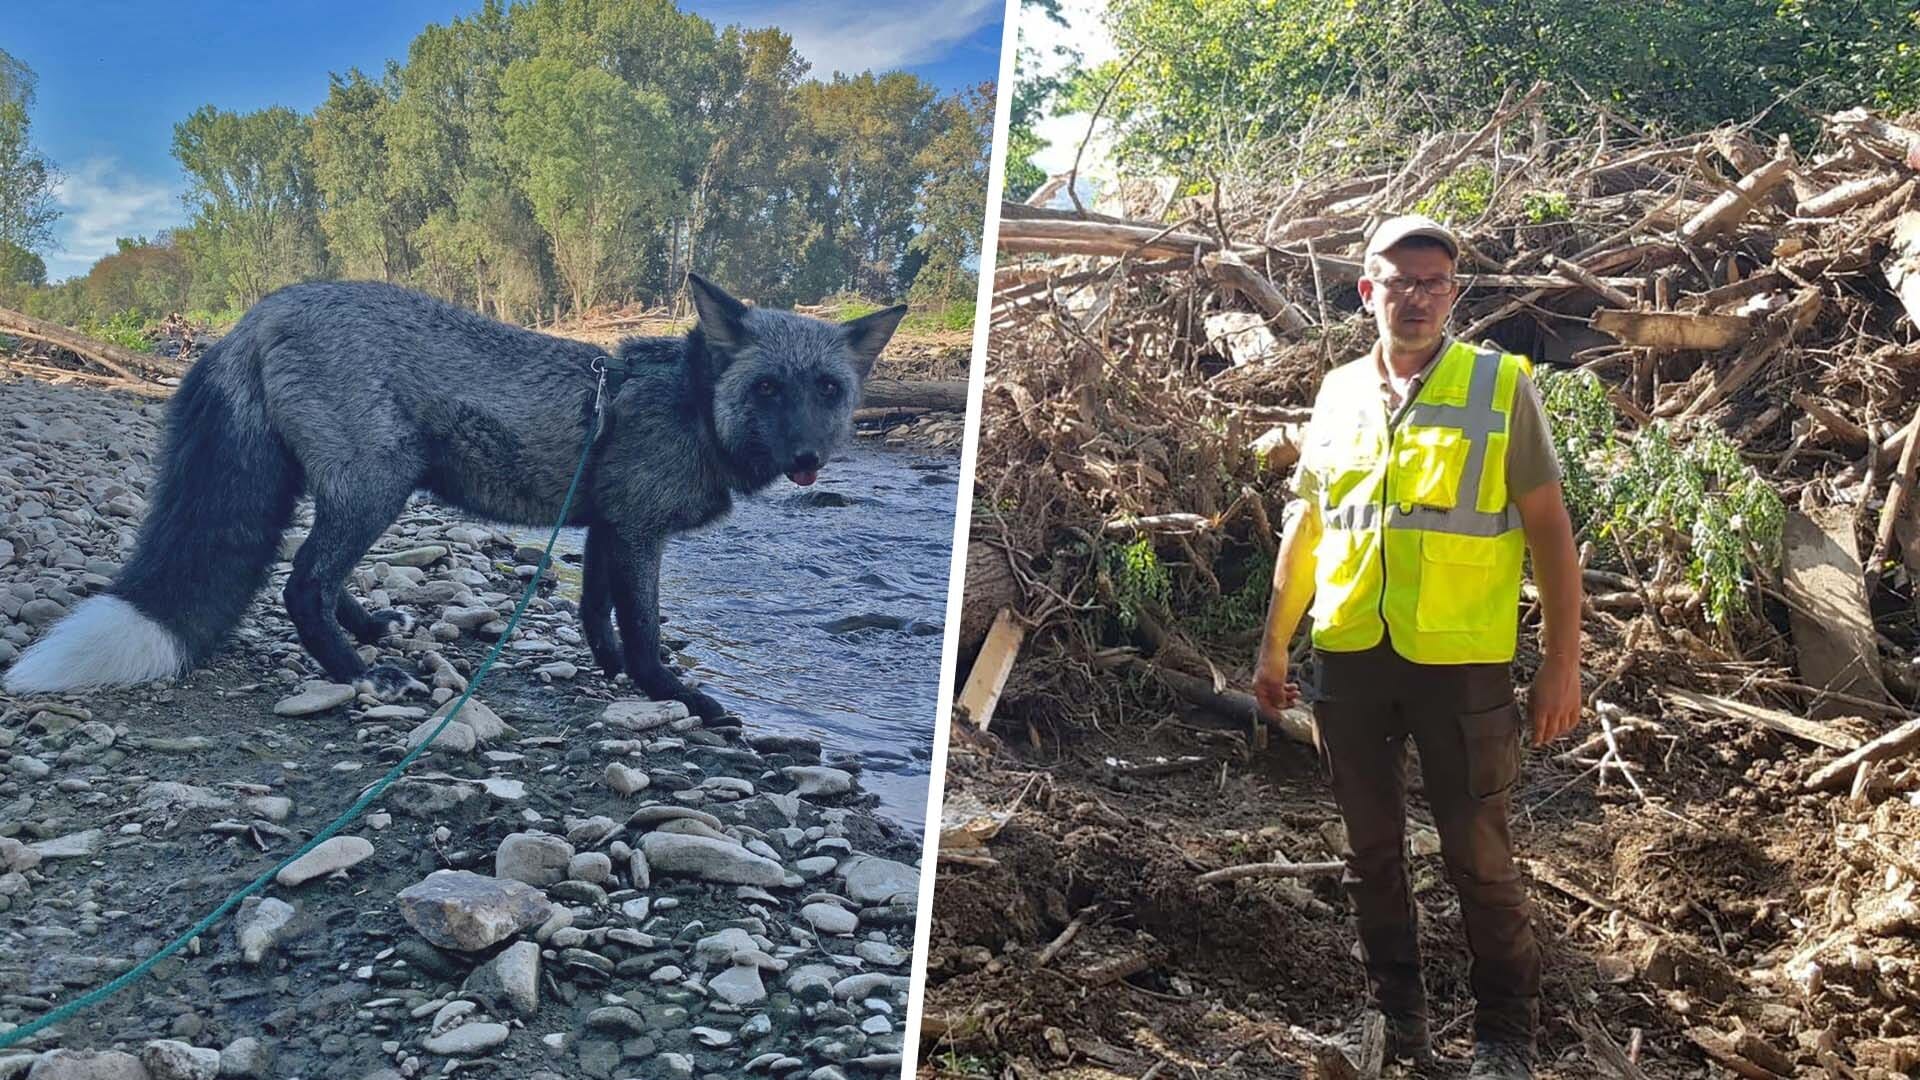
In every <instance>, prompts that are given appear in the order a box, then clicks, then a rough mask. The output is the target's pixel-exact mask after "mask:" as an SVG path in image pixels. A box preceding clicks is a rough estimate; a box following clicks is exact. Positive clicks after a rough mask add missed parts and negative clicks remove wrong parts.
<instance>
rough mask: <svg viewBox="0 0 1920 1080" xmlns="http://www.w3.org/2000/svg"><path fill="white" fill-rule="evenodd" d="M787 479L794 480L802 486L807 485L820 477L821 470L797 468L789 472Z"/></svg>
mask: <svg viewBox="0 0 1920 1080" xmlns="http://www.w3.org/2000/svg"><path fill="white" fill-rule="evenodd" d="M787 479H789V480H791V481H793V482H794V483H796V484H799V485H800V486H801V487H806V486H807V485H808V484H811V483H813V482H814V481H815V480H818V479H820V470H819V469H795V470H793V471H792V472H790V473H788V474H787Z"/></svg>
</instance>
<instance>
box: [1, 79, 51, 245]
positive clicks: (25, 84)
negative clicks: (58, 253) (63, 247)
mask: <svg viewBox="0 0 1920 1080" xmlns="http://www.w3.org/2000/svg"><path fill="white" fill-rule="evenodd" d="M33 88H34V75H33V69H31V68H29V67H27V65H25V64H23V63H21V62H20V61H19V60H17V59H15V58H14V57H13V56H11V55H10V54H8V53H7V51H6V50H5V49H0V267H14V266H15V264H16V263H18V264H19V265H20V267H22V268H23V267H24V266H25V265H26V263H25V260H24V259H23V258H21V256H18V255H8V254H6V252H8V251H12V250H15V249H17V250H19V251H21V252H24V253H25V254H28V255H31V254H32V253H33V252H35V251H38V250H40V249H42V248H44V247H45V246H46V244H47V242H48V241H49V239H50V234H49V229H51V227H52V226H53V222H54V219H55V218H57V217H59V211H57V210H55V209H54V207H53V189H54V186H55V185H56V184H57V183H58V182H59V180H60V174H59V172H58V171H56V170H55V169H54V167H53V165H52V164H51V163H49V162H48V161H47V159H46V158H45V157H43V156H42V155H41V154H40V153H39V151H37V150H35V149H34V148H33V146H32V144H31V143H29V142H28V141H27V136H28V131H29V128H30V125H31V120H32V118H31V116H30V115H29V113H30V111H31V110H32V108H33ZM45 270H46V267H45V266H44V265H43V266H42V267H41V272H42V274H43V275H44V273H45ZM20 272H22V273H23V272H24V270H21V271H20Z"/></svg>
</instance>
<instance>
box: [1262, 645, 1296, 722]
mask: <svg viewBox="0 0 1920 1080" xmlns="http://www.w3.org/2000/svg"><path fill="white" fill-rule="evenodd" d="M1253 700H1255V701H1257V702H1259V703H1260V709H1261V711H1262V712H1264V713H1266V714H1267V715H1268V716H1275V715H1278V714H1279V712H1280V710H1282V709H1285V708H1288V707H1290V706H1292V705H1295V704H1297V703H1298V702H1299V701H1300V684H1299V683H1297V682H1288V681H1287V654H1286V653H1284V652H1283V653H1281V654H1280V655H1279V657H1278V658H1277V659H1276V658H1273V657H1266V656H1263V657H1261V658H1260V662H1259V663H1258V664H1256V665H1254V669H1253Z"/></svg>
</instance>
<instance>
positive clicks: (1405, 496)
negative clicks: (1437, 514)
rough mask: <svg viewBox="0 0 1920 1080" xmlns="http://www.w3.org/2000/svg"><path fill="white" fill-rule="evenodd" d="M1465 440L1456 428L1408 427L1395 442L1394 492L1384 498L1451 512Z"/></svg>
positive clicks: (1464, 461) (1457, 492)
mask: <svg viewBox="0 0 1920 1080" xmlns="http://www.w3.org/2000/svg"><path fill="white" fill-rule="evenodd" d="M1466 464H1467V439H1466V436H1465V435H1464V434H1463V433H1462V432H1461V431H1460V430H1459V429H1458V428H1444V427H1408V428H1405V429H1403V431H1402V434H1401V435H1400V436H1399V437H1397V438H1396V439H1394V446H1393V490H1392V491H1390V492H1388V493H1387V498H1388V499H1389V500H1390V501H1392V502H1396V503H1399V504H1401V505H1402V506H1405V505H1408V504H1414V505H1418V506H1432V507H1437V508H1438V509H1441V510H1451V509H1453V506H1454V504H1455V503H1456V502H1458V501H1459V498H1460V476H1461V474H1462V473H1463V472H1465V471H1466Z"/></svg>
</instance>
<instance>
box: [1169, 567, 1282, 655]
mask: <svg viewBox="0 0 1920 1080" xmlns="http://www.w3.org/2000/svg"><path fill="white" fill-rule="evenodd" d="M1272 594H1273V559H1272V558H1270V557H1265V556H1262V557H1259V558H1256V559H1254V560H1253V565H1252V566H1250V567H1248V568H1247V580H1245V581H1243V582H1241V583H1240V587H1239V588H1237V589H1235V590H1233V591H1232V592H1226V593H1222V594H1221V595H1219V596H1217V597H1214V598H1213V599H1211V600H1210V601H1208V602H1207V604H1206V606H1204V607H1202V608H1201V609H1200V612H1199V614H1197V615H1195V616H1193V617H1192V618H1190V619H1188V620H1187V625H1189V626H1191V627H1192V628H1193V629H1195V630H1197V631H1199V632H1200V633H1202V634H1209V635H1217V636H1226V635H1231V634H1242V633H1246V632H1247V631H1249V630H1253V629H1257V628H1258V627H1259V626H1260V625H1261V624H1262V623H1263V622H1265V621H1266V618H1267V600H1268V598H1269V597H1270V596H1271V595H1272Z"/></svg>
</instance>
